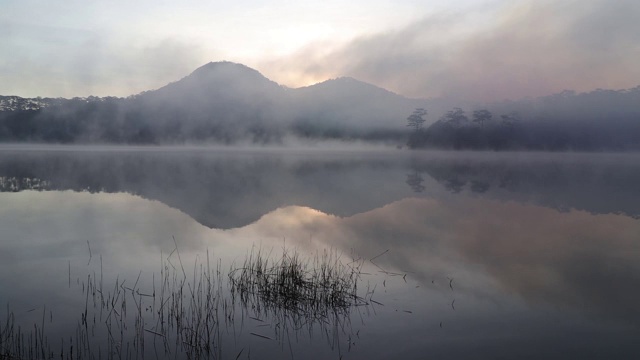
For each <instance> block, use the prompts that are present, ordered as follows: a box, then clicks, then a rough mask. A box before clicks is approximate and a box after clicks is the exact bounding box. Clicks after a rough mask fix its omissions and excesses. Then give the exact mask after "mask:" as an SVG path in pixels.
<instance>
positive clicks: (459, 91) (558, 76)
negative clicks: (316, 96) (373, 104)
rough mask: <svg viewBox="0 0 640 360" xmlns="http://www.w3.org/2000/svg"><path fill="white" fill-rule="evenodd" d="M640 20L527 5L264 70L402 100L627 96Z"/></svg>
mask: <svg viewBox="0 0 640 360" xmlns="http://www.w3.org/2000/svg"><path fill="white" fill-rule="evenodd" d="M638 17H640V3H638V2H637V1H633V0H623V1H616V2H615V3H611V2H610V1H606V0H596V1H589V2H584V1H581V2H579V1H563V2H557V1H549V0H543V1H537V0H536V1H533V0H527V1H521V2H517V3H515V4H513V3H509V4H508V5H506V6H505V7H503V8H501V9H500V10H498V11H496V12H495V13H487V12H485V10H482V11H478V12H474V13H465V14H461V13H451V14H448V15H444V14H440V15H438V16H431V17H428V18H425V19H423V20H421V21H418V22H415V23H412V24H409V25H407V26H405V27H404V28H402V29H400V30H397V31H392V32H385V33H380V34H377V35H372V36H366V37H361V38H358V39H356V40H354V41H352V42H350V43H348V44H347V45H345V46H341V47H338V48H333V49H331V50H327V49H326V45H322V46H321V45H320V44H318V46H317V47H316V46H309V47H307V48H306V49H303V50H301V51H300V52H299V53H297V54H295V55H294V56H292V57H291V58H288V59H282V60H279V61H275V62H269V67H266V66H265V68H269V69H270V70H269V71H265V72H266V74H267V75H271V76H274V77H275V78H278V75H277V74H278V73H282V74H286V77H288V78H293V77H292V75H291V69H298V72H299V76H300V77H303V78H314V77H320V78H322V77H324V78H327V77H331V76H340V75H348V76H353V77H355V78H358V79H361V80H364V81H369V82H373V83H375V84H377V85H379V86H382V87H385V88H389V89H391V90H393V91H397V92H399V93H401V94H404V95H409V96H419V97H424V96H440V95H449V96H454V97H465V98H472V99H479V100H499V99H502V98H519V97H524V96H539V95H545V94H549V93H553V92H558V91H561V90H563V89H567V88H571V89H575V90H579V91H587V90H592V89H595V88H630V87H634V86H637V85H638V84H639V83H640V69H639V68H638V67H637V66H636V59H637V58H638V57H640V43H639V42H638V41H637V34H638V33H640V22H638V21H637V19H638ZM487 19H489V21H488V20H487ZM469 24H474V25H473V26H471V25H469ZM318 48H323V50H322V51H320V50H318ZM278 62H280V65H279V66H276V65H277V63H278ZM273 66H276V68H274V67H273Z"/></svg>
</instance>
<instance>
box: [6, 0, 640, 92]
mask: <svg viewBox="0 0 640 360" xmlns="http://www.w3.org/2000/svg"><path fill="white" fill-rule="evenodd" d="M638 19H640V1H637V0H555V1H552V0H510V1H506V0H367V1H364V0H352V1H348V2H347V1H338V0H323V1H319V0H317V1H316V0H308V1H304V0H299V1H291V0H270V1H265V0H245V1H237V2H235V4H232V3H231V2H230V1H214V0H210V1H204V0H181V1H175V0H173V1H165V0H153V1H152V0H137V1H124V0H110V1H104V0H97V1H86V0H58V1H50V0H41V1H35V0H0V95H20V96H63V97H71V96H87V95H98V96H106V95H116V96H127V95H131V94H135V93H138V92H141V91H144V90H149V89H154V88H158V87H161V86H163V85H165V84H166V83H168V82H170V81H176V80H178V79H180V78H182V77H184V76H186V75H188V74H189V73H190V72H191V71H193V70H194V69H196V68H197V67H199V66H201V65H203V64H205V63H207V62H209V61H221V60H229V61H234V62H240V63H243V64H246V65H248V66H251V67H253V68H255V69H257V70H259V71H260V72H262V73H263V74H264V75H265V76H267V77H269V78H270V79H272V80H274V81H277V82H279V83H281V84H284V85H287V86H291V87H298V86H304V85H310V84H313V83H316V82H320V81H323V80H326V79H329V78H334V77H338V76H352V77H355V78H357V79H360V80H363V81H367V82H370V83H373V84H376V85H378V86H381V87H384V88H387V89H390V90H392V91H394V92H397V93H400V94H403V95H406V96H411V97H437V96H453V97H460V98H465V99H475V100H500V99H504V98H520V97H523V96H538V95H546V94H550V93H554V92H559V91H562V90H564V89H573V90H578V91H588V90H593V89H596V88H612V89H622V88H631V87H635V86H638V85H640V60H639V59H640V21H638Z"/></svg>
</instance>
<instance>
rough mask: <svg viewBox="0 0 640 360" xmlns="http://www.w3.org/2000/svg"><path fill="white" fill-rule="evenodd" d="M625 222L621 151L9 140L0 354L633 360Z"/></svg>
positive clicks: (625, 166)
mask: <svg viewBox="0 0 640 360" xmlns="http://www.w3.org/2000/svg"><path fill="white" fill-rule="evenodd" d="M639 216H640V155H638V154H604V153H602V154H579V153H471V152H469V153H465V152H419V151H415V152H411V151H406V150H397V149H393V150H389V149H376V148H372V149H364V148H352V149H341V148H326V149H243V148H198V147H184V148H181V147H175V148H172V147H167V148H154V147H109V146H105V147H79V146H78V147H74V146H27V145H4V146H2V147H0V228H1V229H2V232H1V233H0V267H1V269H2V271H1V272H0V305H2V307H3V309H2V310H0V354H3V355H5V356H7V355H10V354H13V355H15V354H18V355H20V356H22V357H24V358H34V357H37V358H43V357H56V358H61V357H62V358H76V357H82V358H96V359H97V358H118V359H120V358H140V359H143V358H144V359H151V358H167V357H171V358H187V357H189V358H225V359H228V358H231V359H249V358H294V359H326V358H335V359H340V358H343V359H387V358H403V359H424V358H436V359H460V358H477V359H513V358H518V359H539V358H547V359H566V358H582V359H587V358H589V359H602V358H619V359H623V358H638V357H639V356H640V342H639V341H638V339H639V338H640V306H639V305H638V304H640V220H639V218H638V217H639ZM285 260H286V261H285ZM260 261H263V263H262V265H260V264H258V262H260ZM264 262H266V265H264V264H265V263H264ZM285 262H286V263H287V264H288V265H291V266H290V267H287V269H293V267H294V265H295V266H297V268H296V269H300V270H301V273H302V274H303V275H304V276H309V278H304V279H298V280H296V281H297V282H295V281H294V282H292V283H291V284H293V285H291V286H290V287H288V288H287V290H286V291H287V292H286V293H283V292H284V291H285V290H282V288H278V289H279V290H277V291H271V290H269V289H268V288H266V287H264V286H263V287H260V286H262V285H260V286H258V285H256V284H258V283H259V282H260V281H263V280H264V276H266V275H265V274H266V273H268V272H270V271H272V270H273V271H276V270H278V269H280V270H281V269H283V268H284V267H282V266H280V265H282V264H284V263H285ZM260 266H263V267H260ZM279 266H280V267H279ZM247 269H251V270H252V271H253V272H250V273H249V275H250V277H248V278H240V277H239V274H240V273H241V272H242V271H243V270H245V271H246V270H247ZM256 269H257V270H256ZM318 269H322V271H323V272H318ZM327 273H328V274H329V275H326V274H327ZM278 274H279V275H278V276H281V275H282V273H278ZM291 276H293V275H291ZM323 276H324V277H323ZM259 279H263V280H259ZM319 279H325V280H319ZM334 280H335V282H331V281H334ZM343 280H344V281H343ZM282 281H283V282H284V280H282ZM287 281H288V280H287ZM329 283H330V284H331V285H330V286H327V285H326V284H329ZM234 284H235V285H234ZM296 284H298V285H296ZM340 286H343V287H341V288H340V289H341V290H340V291H336V290H335V289H336V288H337V287H340ZM301 289H302V290H304V291H305V293H304V294H302V293H300V292H299V291H300V290H301ZM288 291H292V292H288ZM293 291H295V292H293ZM307 291H315V292H313V294H315V295H308V294H311V293H310V292H307ZM331 291H332V292H331ZM317 294H321V295H319V296H318V295H317ZM0 357H2V356H0Z"/></svg>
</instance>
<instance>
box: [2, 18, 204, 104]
mask: <svg viewBox="0 0 640 360" xmlns="http://www.w3.org/2000/svg"><path fill="white" fill-rule="evenodd" d="M0 30H2V32H3V33H6V34H9V36H6V37H4V38H3V39H0V53H4V54H12V56H11V57H3V58H0V94H3V95H20V96H27V97H31V96H33V97H35V96H52V97H58V96H62V97H73V96H88V95H98V96H109V95H111V96H128V95H132V94H135V93H139V92H141V91H144V90H150V89H153V88H158V87H161V86H164V85H166V84H167V83H169V82H171V81H176V80H178V79H180V78H182V77H184V76H186V75H188V74H189V73H190V72H191V71H193V70H194V69H195V68H197V67H198V66H200V65H202V64H203V63H205V62H206V61H207V58H206V57H205V55H204V53H205V51H204V47H203V46H202V45H200V44H195V43H190V42H187V41H184V40H178V39H174V38H161V39H157V40H153V41H150V42H144V41H143V40H142V39H141V38H140V37H135V36H131V37H130V38H127V37H126V36H122V35H120V36H118V35H114V34H109V33H106V32H101V31H97V30H83V29H76V28H61V27H56V26H41V25H32V24H29V25H26V24H11V23H8V24H3V25H1V26H0ZM35 49H37V50H35Z"/></svg>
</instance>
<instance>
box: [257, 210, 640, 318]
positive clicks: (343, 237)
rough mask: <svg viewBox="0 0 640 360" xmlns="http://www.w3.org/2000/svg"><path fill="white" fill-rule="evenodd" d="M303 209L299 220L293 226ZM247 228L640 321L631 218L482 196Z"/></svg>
mask: <svg viewBox="0 0 640 360" xmlns="http://www.w3.org/2000/svg"><path fill="white" fill-rule="evenodd" d="M301 211H302V212H303V213H304V214H302V215H304V216H302V217H300V221H299V222H297V223H293V222H291V221H290V220H291V219H292V218H295V217H296V216H294V214H297V213H299V212H301ZM285 215H286V216H285ZM281 219H288V220H287V221H286V222H282V221H280V220H281ZM251 227H252V228H254V229H259V233H261V234H263V235H268V234H271V236H274V237H278V236H286V238H287V239H292V241H294V242H295V241H296V240H295V239H301V240H300V241H301V242H302V243H304V242H305V241H306V240H304V239H310V238H313V241H314V243H316V244H324V246H327V245H330V246H339V247H343V250H345V251H348V250H349V249H355V250H356V251H357V252H359V253H360V254H362V256H363V257H365V258H370V257H373V256H375V255H377V254H379V253H381V252H383V251H384V250H385V249H391V251H390V252H389V253H388V256H385V259H384V260H383V259H381V260H380V261H385V262H386V266H392V267H394V268H396V269H402V270H404V271H411V272H414V273H415V275H414V276H415V277H417V278H419V279H421V280H422V281H423V282H429V280H430V279H432V278H433V276H441V275H443V274H451V273H452V272H454V271H456V270H455V266H458V267H460V268H479V269H483V270H484V272H485V273H486V274H485V275H488V276H490V277H491V278H493V279H494V280H495V281H497V283H498V284H500V285H501V287H503V288H504V289H506V290H508V291H509V292H515V293H517V294H519V295H520V296H522V297H524V298H525V299H526V300H528V301H531V302H542V303H553V304H556V305H561V306H566V307H568V308H572V309H580V310H583V311H587V312H594V313H599V314H610V315H614V316H615V317H620V318H627V319H632V321H636V320H637V319H638V316H640V312H639V311H638V308H637V303H638V300H640V292H639V291H638V290H637V289H638V285H639V284H640V268H639V267H638V265H637V264H638V255H640V254H639V252H638V246H637V245H636V243H637V235H638V234H640V223H639V222H638V221H637V220H635V219H632V218H629V217H626V216H621V215H614V214H609V215H591V214H589V213H586V212H582V211H570V212H558V211H556V210H553V209H548V208H543V207H538V206H532V205H522V204H518V203H513V202H506V203H504V202H497V201H492V200H483V199H475V200H474V199H464V198H456V199H455V201H452V202H447V203H443V202H438V201H434V200H425V199H406V200H402V201H400V202H396V203H393V204H390V205H387V206H384V207H382V208H379V209H376V210H373V211H370V212H367V213H363V214H358V215H355V216H352V217H349V218H335V217H330V216H327V215H324V214H322V213H318V212H313V214H311V213H309V212H308V211H306V210H304V209H300V208H295V207H294V208H286V209H281V210H278V211H276V212H274V213H272V214H269V215H266V216H265V217H263V218H262V219H261V221H259V222H258V223H256V224H254V225H251ZM307 244H308V243H307ZM336 244H340V245H336ZM455 264H457V265H455ZM452 266H453V267H452ZM485 275H482V276H485ZM477 276H481V275H477ZM473 280H474V279H471V283H470V284H468V285H467V286H469V288H473V287H474V285H473ZM479 291H481V292H486V289H479Z"/></svg>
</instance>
